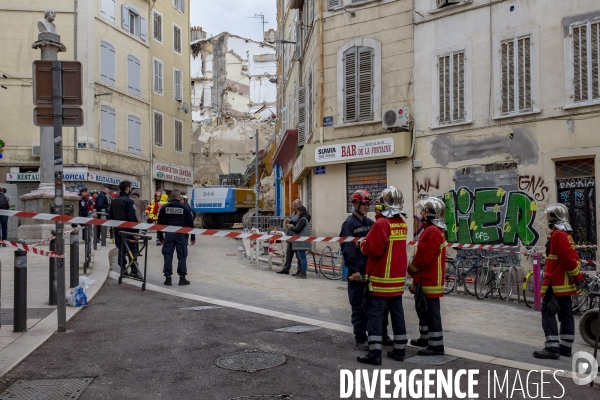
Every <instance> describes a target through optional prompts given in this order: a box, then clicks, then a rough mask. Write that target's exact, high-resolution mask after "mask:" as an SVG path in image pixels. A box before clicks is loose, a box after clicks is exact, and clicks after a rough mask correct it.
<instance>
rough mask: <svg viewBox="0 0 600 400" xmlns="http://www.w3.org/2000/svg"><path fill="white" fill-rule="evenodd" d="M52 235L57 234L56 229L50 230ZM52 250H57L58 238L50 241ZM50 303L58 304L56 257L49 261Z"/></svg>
mask: <svg viewBox="0 0 600 400" xmlns="http://www.w3.org/2000/svg"><path fill="white" fill-rule="evenodd" d="M50 233H52V236H54V235H56V231H55V230H54V229H52V230H51V231H50ZM49 250H50V251H56V239H52V240H51V241H50V248H49ZM48 305H51V306H55V305H56V258H54V257H50V258H49V261H48Z"/></svg>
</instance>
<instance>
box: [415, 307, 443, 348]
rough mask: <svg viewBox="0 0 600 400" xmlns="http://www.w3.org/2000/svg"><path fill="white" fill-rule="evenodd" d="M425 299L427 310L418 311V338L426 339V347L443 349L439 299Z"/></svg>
mask: <svg viewBox="0 0 600 400" xmlns="http://www.w3.org/2000/svg"><path fill="white" fill-rule="evenodd" d="M425 300H426V301H427V312H426V313H420V312H419V310H417V316H418V317H419V333H420V337H419V339H422V340H428V346H427V347H428V348H430V349H431V350H435V351H444V334H443V332H442V314H441V311H440V299H439V297H438V298H435V299H428V298H426V299H425Z"/></svg>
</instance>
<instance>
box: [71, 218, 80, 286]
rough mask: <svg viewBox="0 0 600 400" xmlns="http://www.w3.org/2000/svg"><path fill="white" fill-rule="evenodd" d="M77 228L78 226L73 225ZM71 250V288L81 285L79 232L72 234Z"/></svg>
mask: <svg viewBox="0 0 600 400" xmlns="http://www.w3.org/2000/svg"><path fill="white" fill-rule="evenodd" d="M71 226H73V227H77V225H76V224H74V225H71ZM70 244H71V250H70V264H69V270H70V277H71V285H70V286H69V287H72V288H74V287H77V286H78V285H79V232H78V231H73V232H71V243H70Z"/></svg>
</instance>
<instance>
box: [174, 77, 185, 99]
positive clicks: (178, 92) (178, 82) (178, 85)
mask: <svg viewBox="0 0 600 400" xmlns="http://www.w3.org/2000/svg"><path fill="white" fill-rule="evenodd" d="M182 81H183V75H182V73H181V71H180V70H178V69H173V87H174V88H175V90H174V93H175V100H177V101H182V100H183V85H182V83H183V82H182Z"/></svg>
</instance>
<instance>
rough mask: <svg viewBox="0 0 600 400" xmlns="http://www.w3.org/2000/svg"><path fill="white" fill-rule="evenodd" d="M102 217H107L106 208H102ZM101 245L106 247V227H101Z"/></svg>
mask: <svg viewBox="0 0 600 400" xmlns="http://www.w3.org/2000/svg"><path fill="white" fill-rule="evenodd" d="M100 219H106V210H104V209H103V210H102V216H101V217H100ZM100 246H102V247H106V227H105V226H101V227H100Z"/></svg>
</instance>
